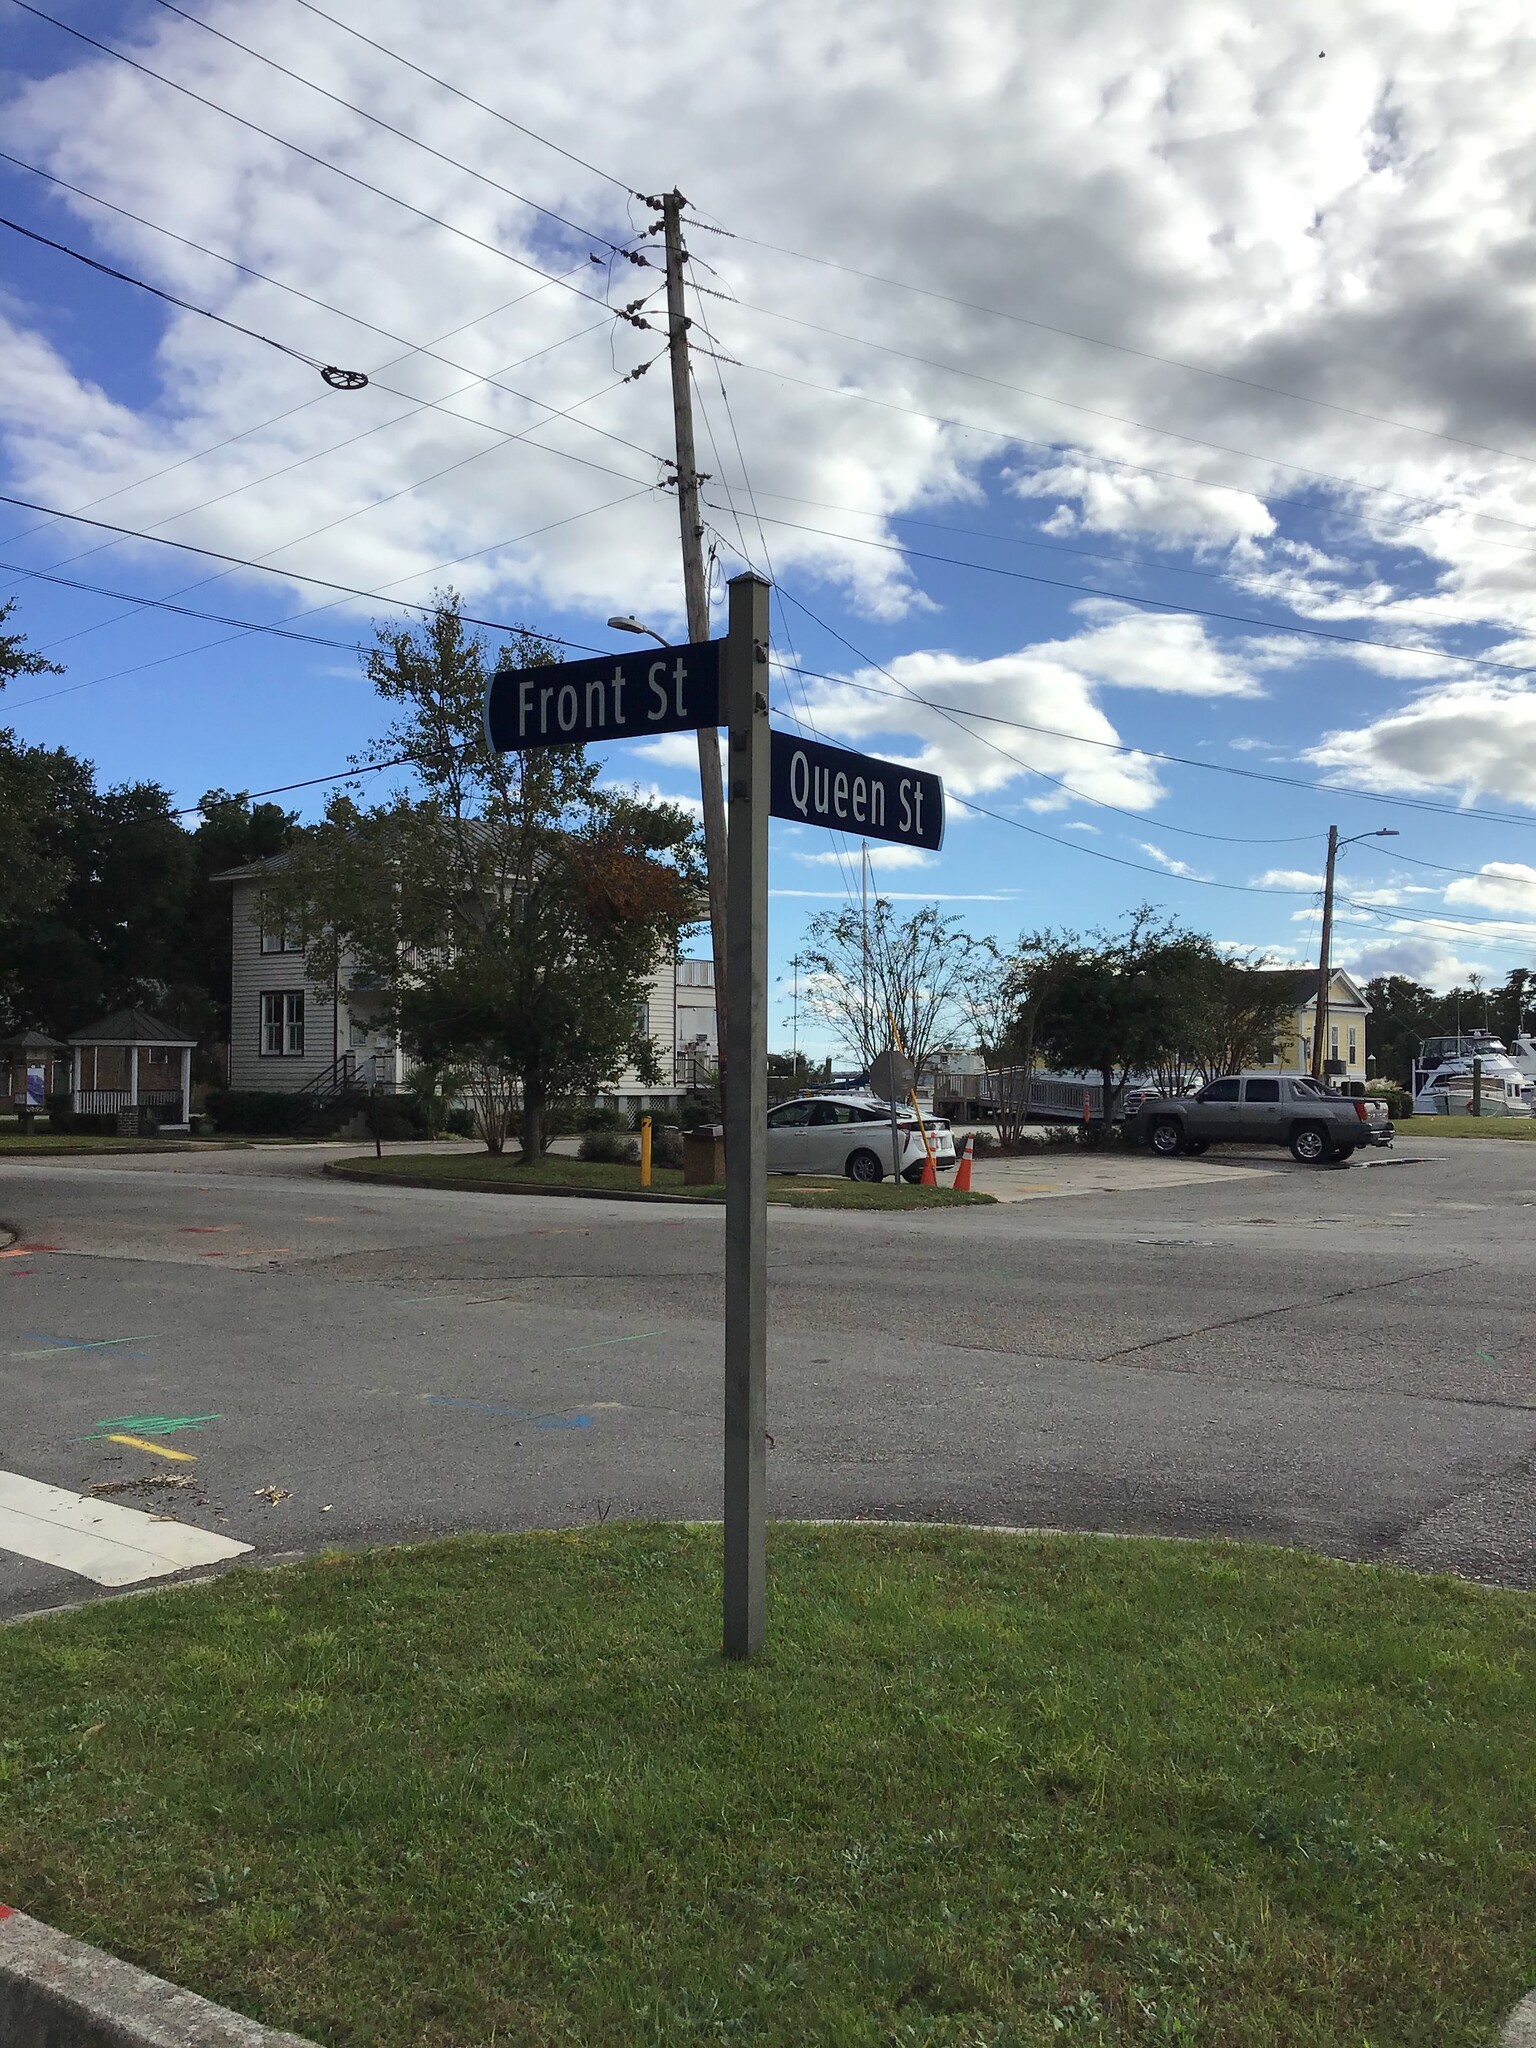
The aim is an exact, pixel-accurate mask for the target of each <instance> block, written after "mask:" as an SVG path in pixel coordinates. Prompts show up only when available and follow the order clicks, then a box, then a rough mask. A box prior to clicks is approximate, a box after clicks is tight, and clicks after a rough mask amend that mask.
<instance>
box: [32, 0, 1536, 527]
mask: <svg viewBox="0 0 1536 2048" xmlns="http://www.w3.org/2000/svg"><path fill="white" fill-rule="evenodd" d="M16 4H17V5H20V4H21V0H16ZM733 360H734V361H735V363H736V366H737V368H738V369H743V370H751V371H753V372H754V373H755V374H756V375H757V376H759V377H775V378H777V379H778V380H779V382H780V383H782V384H795V385H798V386H799V387H800V389H801V390H803V391H820V392H824V393H825V394H826V395H827V396H828V397H831V398H852V399H856V400H857V401H858V402H859V404H860V405H873V406H878V407H879V408H880V410H881V411H882V412H895V413H901V414H903V415H904V416H905V417H906V418H908V419H914V420H927V421H929V422H931V423H932V424H933V425H934V426H938V427H951V428H953V429H954V430H955V431H956V432H957V433H962V434H981V435H983V436H984V437H985V438H986V439H988V440H992V441H1005V442H1007V443H1008V444H1009V445H1010V446H1012V447H1021V448H1044V449H1046V450H1048V451H1049V452H1050V453H1051V454H1052V455H1054V456H1056V457H1057V458H1058V459H1060V458H1061V457H1062V456H1064V455H1065V454H1066V453H1068V452H1070V451H1072V450H1074V449H1075V450H1077V451H1078V452H1080V453H1081V454H1082V455H1083V456H1084V457H1085V459H1087V460H1089V461H1092V462H1098V463H1103V464H1104V465H1105V466H1106V467H1107V468H1110V469H1127V470H1130V471H1131V472H1132V473H1133V474H1134V475H1136V476H1150V477H1158V478H1160V479H1162V480H1163V481H1164V482H1167V483H1176V484H1190V485H1192V486H1193V487H1194V488H1195V489H1196V490H1201V491H1225V492H1227V493H1229V494H1230V495H1232V496H1235V497H1239V498H1249V499H1252V498H1254V497H1256V496H1257V495H1258V494H1257V493H1256V492H1255V491H1254V489H1253V488H1252V487H1251V486H1250V485H1247V484H1229V483H1220V482H1217V481H1215V480H1214V479H1212V478H1210V477H1202V476H1188V475H1186V474H1185V473H1184V472H1183V471H1182V470H1176V469H1157V468H1154V467H1152V466H1151V465H1150V464H1148V463H1145V462H1132V461H1130V460H1129V459H1128V458H1127V457H1126V456H1123V455H1109V454H1105V453H1104V452H1102V451H1101V450H1098V449H1092V448H1083V447H1082V444H1081V443H1068V442H1061V441H1042V440H1040V439H1039V438H1038V437H1037V436H1033V435H1029V434H1020V433H1015V432H1012V431H1010V430H1009V429H1007V428H1005V427H983V426H980V425H978V424H977V422H976V421H975V420H961V419H955V418H953V417H952V416H951V415H950V414H948V413H938V412H924V411H923V409H922V408H921V407H920V406H916V405H900V404H898V403H897V402H896V400H895V399H891V398H876V397H875V396H874V395H873V393H871V392H868V391H855V390H854V389H853V388H852V387H851V386H849V385H846V384H820V383H818V382H817V381H816V380H815V379H814V378H812V377H797V376H795V375H794V374H793V373H792V372H791V371H789V370H770V369H769V368H768V367H767V365H766V364H764V363H754V362H751V361H749V360H748V359H747V358H745V357H735V358H733ZM1063 402H1065V401H1063ZM1129 424H1131V425H1133V426H1136V425H1140V422H1139V421H1131V422H1129ZM1147 431H1148V432H1150V433H1161V432H1162V431H1163V429H1162V428H1160V427H1151V428H1148V429H1147ZM1211 445H1212V446H1215V445H1217V444H1215V443H1212V444H1211ZM1229 452H1230V453H1232V454H1234V455H1243V454H1244V451H1243V450H1242V449H1232V450H1230V451H1229ZM1246 459H1247V460H1249V461H1253V462H1270V461H1276V460H1277V458H1272V457H1270V456H1267V455H1250V456H1247V457H1246ZM1278 466H1279V467H1281V468H1295V467H1297V465H1295V464H1285V463H1279V464H1278ZM1309 473H1310V474H1312V475H1314V476H1316V477H1319V478H1321V479H1322V480H1323V481H1324V482H1328V483H1336V484H1338V485H1340V486H1341V487H1342V488H1343V489H1345V490H1351V491H1364V492H1367V493H1370V494H1373V495H1375V496H1378V497H1385V498H1395V499H1397V500H1399V501H1400V502H1401V503H1403V504H1407V505H1426V506H1429V507H1430V508H1431V509H1435V508H1436V507H1438V506H1441V505H1442V503H1443V501H1441V500H1438V499H1435V498H1425V497H1415V496H1413V495H1411V494H1410V493H1408V492H1406V491H1394V490H1391V489H1390V488H1389V487H1388V486H1387V485H1386V484H1367V483H1361V482H1358V481H1356V480H1352V479H1351V478H1349V477H1341V476H1334V475H1333V474H1332V473H1331V472H1330V471H1328V470H1314V471H1311V472H1309ZM1264 503H1265V504H1266V505H1302V506H1304V505H1306V504H1307V503H1308V501H1307V500H1306V499H1305V498H1287V497H1282V496H1279V495H1277V494H1271V493H1268V492H1266V493H1265V494H1264ZM1454 509H1456V510H1457V511H1459V512H1460V513H1462V515H1463V516H1464V517H1466V518H1468V519H1476V520H1478V521H1480V522H1482V523H1491V524H1493V525H1495V526H1512V527H1514V528H1515V529H1516V531H1517V532H1520V533H1536V525H1532V524H1531V523H1530V522H1529V521H1528V520H1524V519H1509V518H1506V517H1505V516H1504V514H1502V513H1500V512H1475V511H1473V510H1472V508H1471V507H1470V506H1459V507H1456V508H1454ZM1492 545H1493V546H1496V547H1513V548H1515V549H1516V551H1517V552H1519V553H1521V554H1529V553H1530V552H1531V550H1530V549H1529V548H1526V547H1521V546H1520V545H1519V543H1518V542H1513V541H1495V542H1493V543H1492Z"/></svg>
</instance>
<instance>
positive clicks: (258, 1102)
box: [207, 1088, 315, 1137]
mask: <svg viewBox="0 0 1536 2048" xmlns="http://www.w3.org/2000/svg"><path fill="white" fill-rule="evenodd" d="M207 1110H208V1114H209V1115H210V1116H211V1117H212V1118H213V1121H214V1124H215V1126H216V1127H217V1128H218V1129H219V1130H221V1131H239V1132H241V1133H243V1134H245V1135H247V1136H251V1137H285V1136H287V1135H289V1134H290V1133H292V1132H294V1131H298V1130H301V1129H302V1128H303V1127H304V1125H305V1124H307V1123H308V1122H309V1120H310V1119H311V1118H312V1117H313V1116H314V1114H315V1103H314V1098H313V1097H312V1096H308V1095H289V1094H285V1093H283V1092H282V1091H281V1090H280V1089H276V1088H211V1089H210V1090H209V1091H208V1101H207Z"/></svg>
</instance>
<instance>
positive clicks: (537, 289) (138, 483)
mask: <svg viewBox="0 0 1536 2048" xmlns="http://www.w3.org/2000/svg"><path fill="white" fill-rule="evenodd" d="M0 159H3V160H4V161H5V162H7V163H13V164H16V165H17V166H18V167H19V168H20V169H22V170H25V171H31V172H32V173H33V175H34V176H36V177H40V178H47V179H48V180H49V181H50V182H51V183H53V184H55V185H62V186H63V187H64V188H65V190H66V191H70V192H74V193H77V194H78V195H79V196H80V197H81V198H83V199H90V200H93V201H94V202H95V203H96V204H97V205H98V206H105V207H108V208H110V209H111V211H112V212H114V213H119V214H122V215H123V216H124V218H125V219H128V220H132V221H135V222H137V223H138V225H139V226H141V227H147V228H152V229H154V231H155V232H156V233H158V234H163V235H172V236H173V238H174V239H175V240H177V241H180V242H182V243H184V244H185V246H186V247H187V248H190V249H197V250H198V251H199V252H200V253H202V254H204V255H208V256H215V255H216V254H217V252H216V251H214V250H211V249H204V248H203V245H202V244H201V243H200V242H193V241H190V240H188V238H187V237H186V236H183V235H174V231H173V230H172V229H170V228H163V227H160V226H159V225H158V224H157V223H156V222H154V221H150V220H146V219H144V218H143V216H142V215H140V214H136V213H130V212H129V211H128V209H127V208H126V207H121V206H117V205H115V204H114V203H113V201H112V200H110V199H103V198H102V197H101V195H100V194H99V193H96V192H87V191H86V190H85V188H84V186H81V185H72V184H70V183H69V181H68V179H66V178H59V177H55V176H54V174H53V172H51V171H44V170H41V169H40V168H39V167H38V166H37V165H36V164H29V163H26V162H25V161H24V160H23V159H22V158H20V157H16V156H11V155H9V154H8V153H7V152H5V151H3V150H0ZM218 260H219V261H221V262H225V263H231V264H233V263H234V261H235V259H234V258H233V257H229V256H220V257H218ZM236 267H237V268H239V269H242V270H246V271H247V272H248V274H249V275H251V276H253V277H259V278H261V279H262V280H263V282H265V283H270V284H273V285H277V286H278V288H279V289H280V290H283V291H287V292H292V293H293V294H294V295H295V296H296V297H299V298H305V299H307V298H309V297H310V295H309V294H308V293H307V292H301V291H299V289H298V287H297V286H295V285H285V284H281V283H280V281H279V280H278V279H276V278H268V277H267V276H266V273H265V272H263V271H252V270H250V268H249V266H248V265H245V264H239V265H237V266H236ZM577 267H578V268H579V267H580V266H577ZM548 289H549V286H548V285H547V284H536V285H532V286H530V287H529V289H528V290H527V291H524V292H519V293H518V294H517V296H516V297H515V298H511V299H504V300H503V301H502V302H501V304H500V305H497V306H493V307H491V308H490V310H489V311H488V312H485V313H477V314H476V315H475V316H474V318H473V319H470V320H464V321H460V322H459V323H458V324H457V325H456V326H454V327H450V328H448V329H446V330H445V331H444V332H443V333H442V334H439V335H435V336H434V337H433V340H432V342H431V343H430V344H427V345H426V351H423V350H422V349H419V348H418V347H417V345H416V344H415V343H412V342H406V341H403V340H402V342H401V346H402V347H403V348H404V349H405V351H406V353H405V355H403V356H397V357H395V358H393V359H392V361H391V362H388V363H385V364H383V365H381V368H383V369H392V368H394V367H395V365H396V364H397V363H402V362H407V361H409V360H410V357H411V356H413V355H416V354H419V353H423V352H429V351H430V349H432V348H435V347H436V345H437V343H438V342H441V341H447V340H449V339H451V338H452V336H453V335H455V334H462V333H465V332H467V330H468V329H469V328H471V327H478V326H479V325H481V323H482V322H484V321H486V320H492V319H494V318H495V317H496V316H497V315H498V314H500V313H505V312H507V311H509V310H510V309H511V308H512V307H513V306H520V305H522V304H523V303H524V301H525V300H527V299H531V298H537V297H538V296H539V294H540V293H541V292H544V291H547V290H548ZM312 303H313V304H316V305H320V304H322V301H320V300H318V299H316V300H313V301H312ZM327 310H330V309H329V308H327ZM341 317H342V318H343V319H347V320H351V321H355V322H356V324H358V325H360V326H368V325H370V324H371V323H370V322H367V321H364V320H361V319H360V318H359V317H358V316H357V315H355V314H347V313H344V314H342V315H341ZM603 324H605V323H603V322H602V321H597V322H594V323H593V325H592V326H591V327H584V328H581V329H579V330H578V331H577V333H575V334H572V335H566V336H564V337H563V338H562V340H560V341H557V342H551V343H549V344H548V346H547V347H546V348H542V349H535V350H534V351H533V352H532V353H531V354H530V355H527V356H522V357H520V358H519V359H518V361H517V362H515V363H508V364H506V365H505V366H504V367H503V368H502V369H501V370H498V371H497V372H496V373H495V374H496V375H497V376H505V375H506V372H507V371H508V370H513V369H518V368H520V367H521V365H522V364H523V363H528V362H534V361H536V360H537V358H538V357H539V356H541V355H547V354H548V353H549V352H550V350H551V349H555V348H563V347H564V346H565V344H566V343H567V342H570V341H579V340H580V339H581V338H582V337H583V336H584V335H587V334H591V333H594V332H595V331H596V329H597V327H599V326H602V325H603ZM375 331H376V332H385V331H386V330H383V329H377V330H375ZM391 338H393V337H391ZM373 375H374V381H375V382H377V373H376V372H375V373H373ZM379 388H381V389H389V388H390V387H388V386H381V387H379ZM321 402H322V401H321V400H320V399H318V398H309V399H306V400H305V401H304V403H303V404H302V405H295V406H289V407H287V408H286V410H284V411H283V412H280V413H274V414H272V415H271V417H270V418H268V419H265V420H259V421H257V422H256V423H255V425H253V426H250V427H242V428H241V429H240V430H239V432H238V433H234V434H226V435H225V436H224V438H223V439H222V440H221V441H214V442H212V443H210V444H209V445H208V446H207V447H205V448H199V449H196V450H194V451H193V453H191V454H190V455H183V456H180V457H179V458H178V459H177V460H176V461H175V462H170V463H167V464H166V465H165V466H164V468H162V469H156V470H151V471H150V472H149V474H148V475H147V476H141V477H137V478H135V479H134V481H133V482H132V483H128V484H121V485H119V486H118V487H117V488H116V489H115V490H111V491H104V492H102V493H101V495H100V496H99V497H96V498H88V499H87V500H86V501H85V503H84V504H82V505H76V506H74V507H73V508H72V510H73V511H74V512H75V513H83V512H91V511H94V510H95V508H96V507H97V506H98V505H106V504H110V502H111V501H112V499H113V498H120V497H123V496H124V495H125V494H126V493H127V492H129V491H136V490H141V489H142V488H143V486H144V485H145V484H152V483H156V482H158V481H159V479H160V478H161V477H163V476H170V475H171V474H172V473H173V472H174V471H175V470H178V469H184V468H186V467H187V465H188V464H189V463H193V462H201V461H202V460H203V459H204V457H206V456H209V455H216V454H218V453H219V451H220V450H221V449H223V448H228V447H230V446H232V445H233V443H234V442H236V441H241V440H244V439H245V438H246V437H247V436H248V435H251V434H259V433H262V432H264V431H265V429H266V428H268V427H275V426H279V425H281V423H282V422H283V421H284V420H287V419H293V418H294V417H296V415H297V414H299V413H301V412H307V411H308V410H309V408H310V407H311V406H313V405H319V404H320V403H321ZM399 417H406V415H400V416H399ZM384 424H385V425H386V426H387V425H389V424H391V423H390V422H388V421H386V422H384ZM353 438H354V439H355V438H357V437H356V436H354V437H353ZM339 445H340V446H342V447H345V446H347V445H349V444H348V443H347V442H342V443H340V444H339ZM272 474H278V475H281V474H282V472H281V471H277V472H272ZM59 516H60V517H63V516H65V515H63V514H61V515H59ZM47 523H48V522H47V521H46V520H39V521H37V522H36V523H35V524H34V525H32V526H28V527H23V528H22V530H21V532H20V533H19V534H12V535H11V536H10V540H11V541H12V542H14V541H17V540H24V539H25V538H26V537H27V535H28V534H31V533H37V532H39V531H41V529H42V528H43V527H44V526H45V525H46V524H47Z"/></svg>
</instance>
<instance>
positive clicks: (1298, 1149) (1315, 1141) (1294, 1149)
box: [1291, 1124, 1333, 1166]
mask: <svg viewBox="0 0 1536 2048" xmlns="http://www.w3.org/2000/svg"><path fill="white" fill-rule="evenodd" d="M1332 1150H1333V1147H1332V1146H1331V1145H1330V1144H1329V1142H1328V1133H1327V1132H1326V1131H1325V1130H1324V1129H1323V1127H1322V1125H1321V1124H1298V1125H1297V1127H1296V1129H1295V1130H1294V1131H1292V1133H1291V1157H1292V1158H1293V1159H1297V1160H1300V1162H1301V1164H1302V1165H1303V1166H1321V1165H1323V1164H1324V1162H1325V1161H1326V1160H1327V1158H1328V1156H1329V1154H1330V1153H1331V1151H1332Z"/></svg>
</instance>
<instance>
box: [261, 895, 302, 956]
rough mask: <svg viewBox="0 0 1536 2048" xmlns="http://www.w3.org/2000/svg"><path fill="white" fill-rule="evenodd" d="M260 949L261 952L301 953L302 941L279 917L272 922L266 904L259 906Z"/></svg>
mask: <svg viewBox="0 0 1536 2048" xmlns="http://www.w3.org/2000/svg"><path fill="white" fill-rule="evenodd" d="M261 950H262V951H263V953H302V952H303V950H304V941H303V939H302V938H301V937H300V936H299V934H298V932H297V931H295V930H293V929H291V928H290V927H289V926H288V925H287V924H286V923H285V922H284V921H283V920H282V919H281V918H278V919H277V920H276V921H275V922H273V921H272V920H271V919H270V918H269V914H268V911H267V906H266V905H265V904H263V905H262V907H261Z"/></svg>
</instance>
